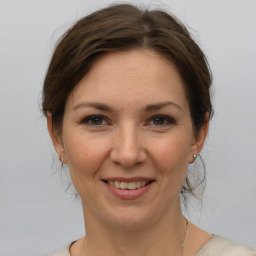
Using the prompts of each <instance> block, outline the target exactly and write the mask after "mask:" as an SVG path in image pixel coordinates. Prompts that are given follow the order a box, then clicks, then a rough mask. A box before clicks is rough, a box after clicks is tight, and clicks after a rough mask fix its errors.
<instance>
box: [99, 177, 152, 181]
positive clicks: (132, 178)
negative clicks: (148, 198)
mask: <svg viewBox="0 0 256 256" xmlns="http://www.w3.org/2000/svg"><path fill="white" fill-rule="evenodd" d="M102 180H106V181H123V182H132V181H153V180H154V179H152V178H147V177H131V178H125V177H109V178H104V179H102Z"/></svg>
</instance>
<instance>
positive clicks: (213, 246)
mask: <svg viewBox="0 0 256 256" xmlns="http://www.w3.org/2000/svg"><path fill="white" fill-rule="evenodd" d="M71 244H72V243H69V244H68V245H66V246H65V247H63V248H62V249H60V250H58V251H56V252H54V253H50V254H47V255H46V256H70V253H69V247H70V245H71ZM195 256H256V249H253V248H250V247H248V246H246V245H242V244H239V243H235V242H232V241H230V240H228V239H226V238H224V237H221V236H218V235H213V237H212V238H211V239H210V240H209V241H208V242H207V243H206V244H205V245H204V246H203V247H202V248H201V249H200V250H199V251H198V252H197V253H196V254H195Z"/></svg>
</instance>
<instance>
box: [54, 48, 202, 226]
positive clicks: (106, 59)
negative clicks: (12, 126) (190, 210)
mask: <svg viewBox="0 0 256 256" xmlns="http://www.w3.org/2000/svg"><path fill="white" fill-rule="evenodd" d="M205 135H206V134H205V133H204V131H203V130H202V131H201V132H200V133H199V136H198V140H197V141H196V139H195V136H194V133H193V126H192V121H191V117H190V111H189V104H188V101H187V98H186V96H185V91H184V87H183V84H182V80H181V77H180V75H179V73H178V72H177V70H176V68H175V66H174V65H173V64H172V63H170V62H169V61H167V60H166V59H164V58H163V57H162V56H160V55H159V54H157V53H155V52H153V51H148V50H134V51H129V52H125V53H124V52H116V53H109V54H107V55H105V56H103V57H101V59H99V60H98V61H97V62H96V63H95V64H94V66H93V67H92V69H91V70H90V72H89V73H88V74H87V75H86V76H85V77H84V78H83V79H82V80H81V81H80V82H79V84H78V85H77V86H76V87H75V89H74V90H73V92H72V93H71V94H70V96H69V98H68V100H67V102H66V107H65V114H64V119H63V130H62V140H61V144H58V143H57V142H56V143H55V146H56V149H57V151H58V153H59V154H63V155H64V162H65V163H67V164H68V166H69V170H70V173H71V178H72V181H73V184H74V186H75V188H76V190H77V192H78V193H79V195H80V197H81V200H82V203H83V206H84V211H85V214H86V216H88V217H87V218H94V219H95V218H96V220H97V221H98V222H99V221H100V222H101V221H102V222H104V223H105V224H109V225H112V226H116V227H122V228H127V229H129V228H139V227H140V226H147V225H150V224H152V223H156V222H157V221H159V220H160V219H164V218H166V217H168V215H170V214H175V213H177V212H179V211H180V205H179V201H180V200H179V192H180V189H181V187H182V185H183V182H184V179H185V177H186V172H187V167H188V164H189V163H191V162H193V157H192V155H193V154H197V153H198V151H199V150H201V148H202V144H203V140H204V138H205Z"/></svg>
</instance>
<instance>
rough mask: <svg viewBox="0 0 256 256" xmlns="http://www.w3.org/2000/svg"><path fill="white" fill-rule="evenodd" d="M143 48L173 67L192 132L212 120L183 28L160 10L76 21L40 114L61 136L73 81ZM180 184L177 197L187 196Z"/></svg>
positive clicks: (203, 69)
mask: <svg viewBox="0 0 256 256" xmlns="http://www.w3.org/2000/svg"><path fill="white" fill-rule="evenodd" d="M134 49H148V50H152V51H155V52H157V53H159V54H161V55H162V56H164V57H165V58H166V59H168V60H169V61H171V62H172V63H174V64H175V65H176V67H177V69H178V71H179V74H180V76H181V78H182V79H183V83H184V88H185V91H186V96H187V99H188V102H189V106H190V114H191V119H192V122H193V126H194V130H195V133H197V132H198V131H199V130H200V128H202V127H203V125H204V124H205V121H206V120H205V113H207V112H208V113H209V116H210V117H212V114H213V110H212V104H211V98H210V86H211V83H212V77H211V72H210V69H209V66H208V63H207V60H206V58H205V55H204V53H203V52H202V51H201V49H200V47H199V46H198V45H197V44H196V42H195V41H194V40H193V39H192V37H191V35H190V34H189V32H188V30H187V29H186V27H185V26H184V25H183V24H182V23H181V22H180V21H179V20H178V19H177V18H175V17H174V16H173V15H171V14H169V13H167V12H165V11H163V10H149V9H147V8H138V7H136V6H134V5H130V4H117V5H111V6H109V7H107V8H104V9H101V10H98V11H96V12H93V13H92V14H90V15H88V16H85V17H83V18H81V19H80V20H78V21H77V22H76V23H75V24H74V25H73V26H72V27H71V28H70V29H69V30H68V31H67V32H66V33H65V34H64V35H63V36H62V37H61V38H60V40H59V41H58V43H57V46H56V48H55V51H54V53H53V56H52V59H51V62H50V65H49V67H48V71H47V74H46V77H45V81H44V85H43V96H42V110H43V113H44V115H45V116H47V114H49V113H50V114H51V115H52V125H53V128H54V129H55V130H56V132H57V134H58V135H59V136H61V131H62V120H63V115H64V111H65V103H66V100H67V98H68V96H69V95H70V93H71V92H72V91H73V89H74V88H75V86H76V85H77V84H78V82H79V81H80V80H81V79H82V78H83V77H84V76H85V75H86V74H87V73H88V72H89V70H90V68H91V67H92V66H93V64H94V62H95V61H96V60H97V59H99V58H100V56H102V55H103V54H106V53H110V52H116V51H129V50H134ZM193 190H194V186H192V184H191V182H190V181H189V180H188V178H187V179H186V182H185V184H184V186H183V188H182V191H181V193H182V195H183V196H185V194H188V193H189V194H193Z"/></svg>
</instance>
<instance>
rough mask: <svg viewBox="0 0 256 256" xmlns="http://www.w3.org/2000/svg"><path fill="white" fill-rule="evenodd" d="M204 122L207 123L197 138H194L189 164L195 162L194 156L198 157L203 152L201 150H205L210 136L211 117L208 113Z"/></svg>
mask: <svg viewBox="0 0 256 256" xmlns="http://www.w3.org/2000/svg"><path fill="white" fill-rule="evenodd" d="M204 120H205V122H204V125H203V127H202V128H201V129H200V131H199V132H198V133H197V136H196V137H195V138H194V141H193V142H192V144H191V148H190V157H189V163H193V162H194V161H195V158H194V157H193V155H198V154H199V153H200V152H201V150H202V149H203V146H204V142H205V139H206V136H207V134H208V130H209V121H210V117H209V113H208V112H206V113H205V119H204Z"/></svg>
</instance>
